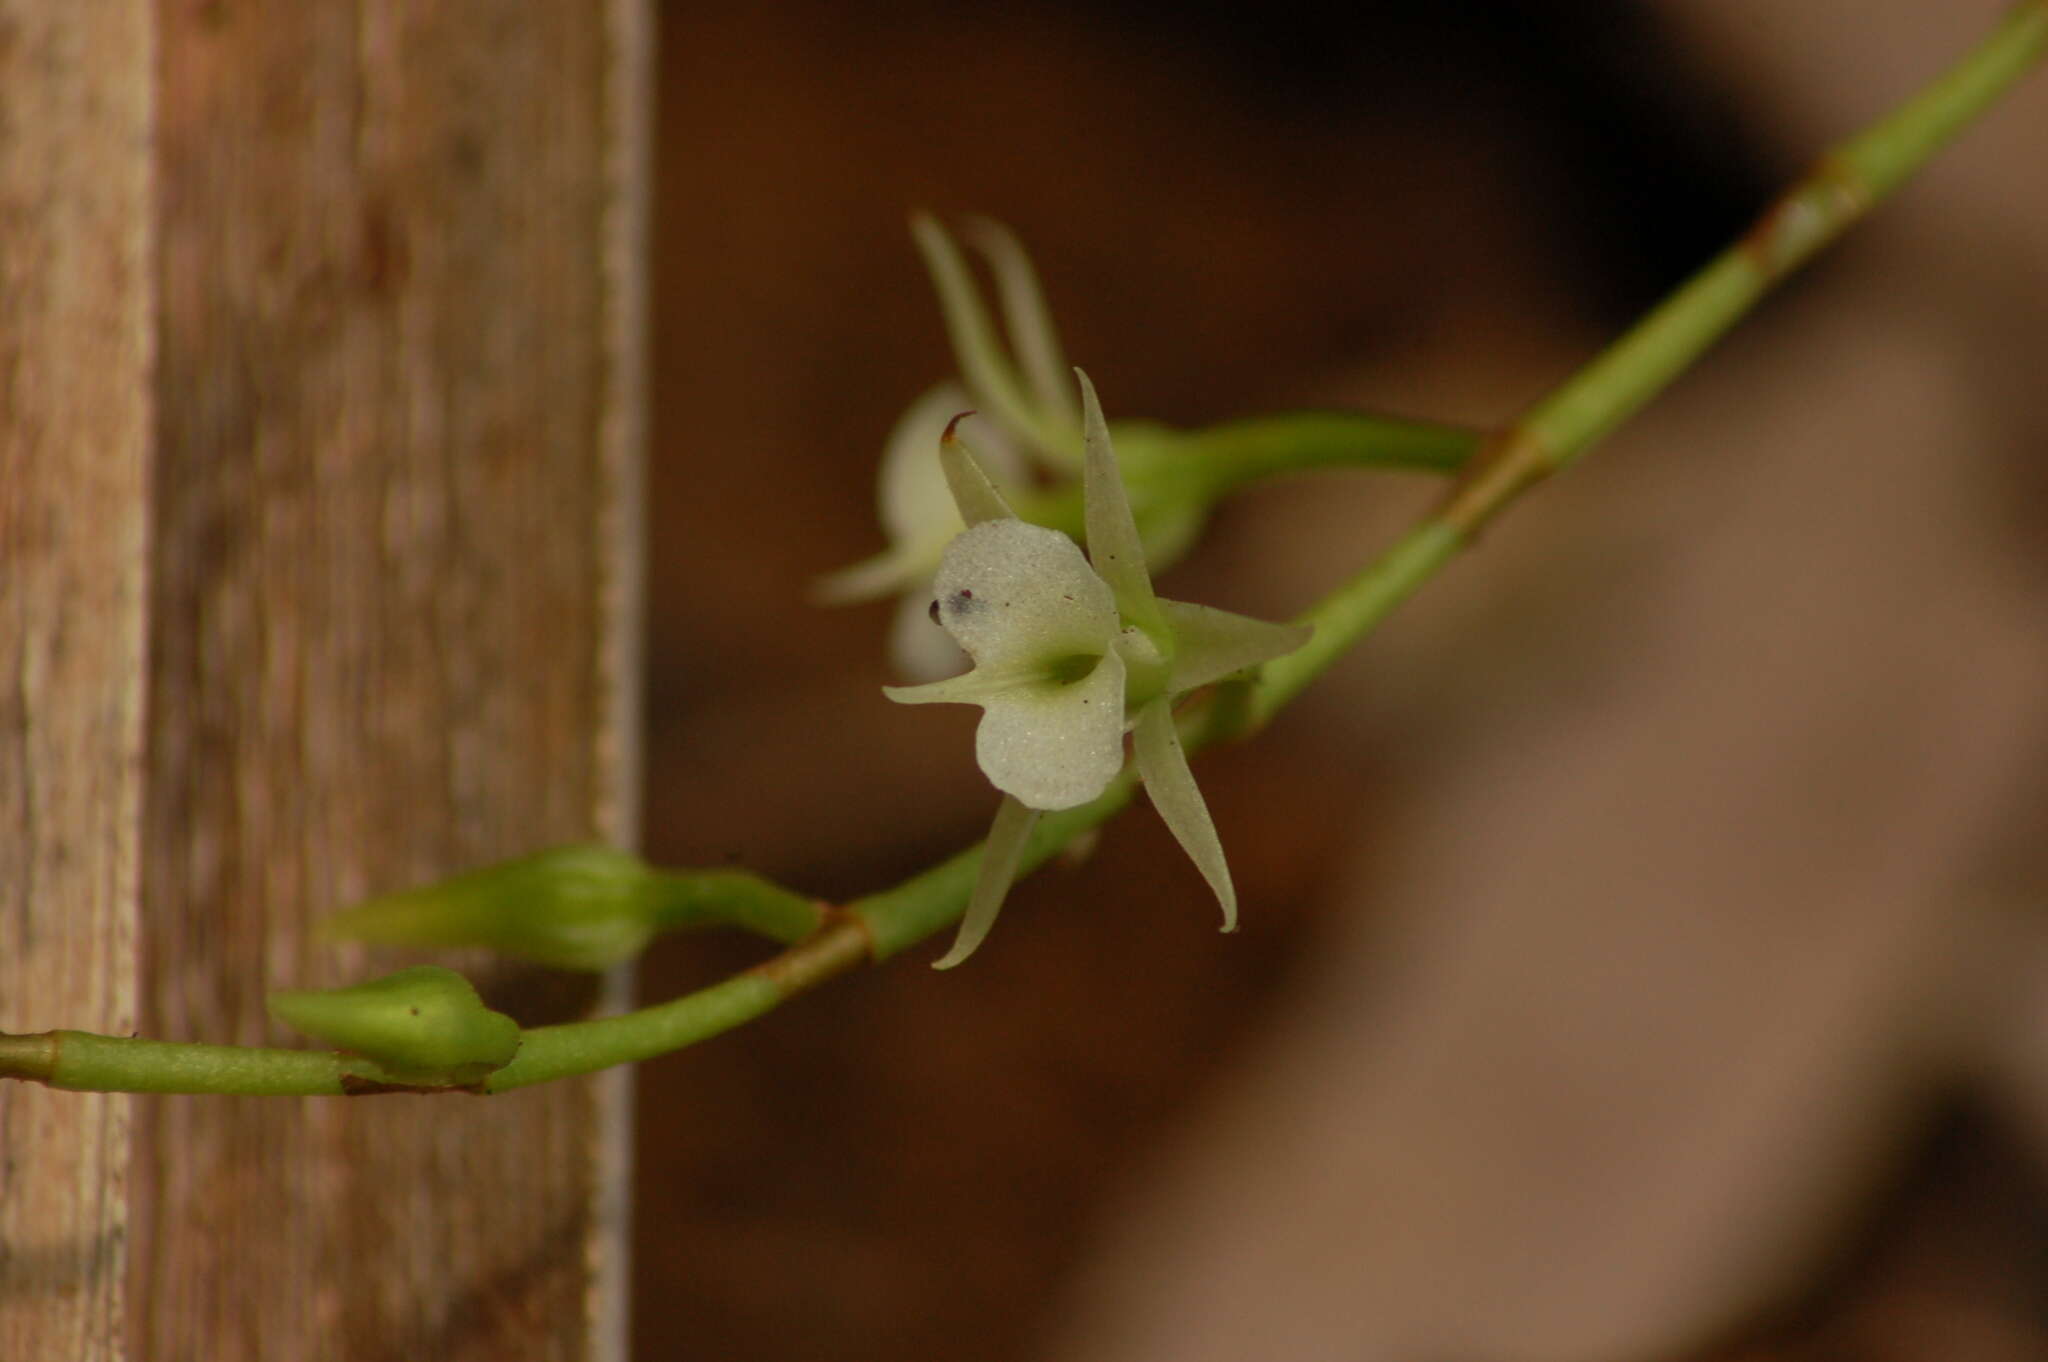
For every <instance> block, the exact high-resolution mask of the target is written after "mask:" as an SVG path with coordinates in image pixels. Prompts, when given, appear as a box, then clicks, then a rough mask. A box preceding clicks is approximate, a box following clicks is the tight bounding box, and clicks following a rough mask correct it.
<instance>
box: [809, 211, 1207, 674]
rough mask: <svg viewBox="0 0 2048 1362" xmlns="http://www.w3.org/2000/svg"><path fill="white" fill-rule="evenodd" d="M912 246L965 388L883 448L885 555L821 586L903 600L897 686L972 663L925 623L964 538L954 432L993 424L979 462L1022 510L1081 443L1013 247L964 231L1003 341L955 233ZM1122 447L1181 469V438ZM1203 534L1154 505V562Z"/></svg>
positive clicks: (925, 233)
mask: <svg viewBox="0 0 2048 1362" xmlns="http://www.w3.org/2000/svg"><path fill="white" fill-rule="evenodd" d="M911 232H912V235H913V236H914V237H915V239H916V241H917V247H918V251H919V253H920V254H921V255H922V256H923V257H924V262H925V266H926V268H927V270H928V271H929V272H930V274H931V278H932V283H933V286H934V287H935V288H936V289H937V291H938V295H939V306H940V309H941V311H942V312H943V313H944V315H945V320H946V331H947V334H948V336H949V337H950V338H951V340H952V344H953V353H954V358H955V361H956V363H957V364H958V365H959V369H960V374H961V380H960V381H951V380H949V381H947V382H945V383H942V384H939V385H938V386H936V387H934V388H931V389H929V390H928V391H926V392H925V394H924V395H923V396H922V397H920V398H918V399H917V401H916V402H914V403H912V404H911V406H910V409H909V410H908V411H906V412H905V413H904V414H903V416H902V417H901V419H899V420H898V421H897V423H896V427H895V429H894V430H893V431H892V432H891V433H890V435H889V439H888V442H887V444H886V445H885V446H884V447H883V454H882V466H881V477H880V480H879V487H878V496H877V501H878V506H877V509H878V511H879V513H880V514H879V518H880V520H881V525H882V531H883V534H884V535H885V536H886V537H887V539H888V541H889V546H888V548H887V549H885V550H883V551H882V552H881V553H880V554H877V555H876V556H875V557H873V558H869V559H867V560H865V561H863V562H859V563H856V564H854V565H853V566H851V567H848V568H842V569H841V570H840V571H838V572H835V573H832V574H830V575H828V576H826V577H824V578H823V579H821V580H820V581H819V583H818V596H819V598H820V599H821V600H824V601H827V602H833V603H846V602H853V601H864V600H872V599H875V598H877V597H881V596H888V595H892V594H897V593H901V600H900V603H899V604H898V607H897V611H896V615H895V619H894V620H893V622H892V623H891V625H890V629H889V658H890V661H891V663H892V664H893V665H894V666H895V668H896V670H897V672H898V674H900V675H902V676H904V677H907V678H909V679H911V680H914V681H928V680H931V679H934V678H936V677H940V676H944V675H946V674H947V673H948V672H950V671H953V670H955V669H957V668H958V667H959V665H960V662H961V660H962V659H961V655H960V650H959V649H958V648H957V647H955V646H954V645H953V643H952V642H951V640H950V639H949V638H948V637H947V636H946V635H945V634H944V633H942V632H940V631H938V630H936V629H932V628H931V627H929V622H928V620H927V617H926V607H927V605H928V603H929V602H930V600H931V599H932V574H933V572H934V570H935V569H936V567H937V564H938V560H939V554H940V553H941V551H943V549H944V548H945V546H946V545H947V544H948V543H950V542H951V541H952V539H953V537H954V536H955V535H957V534H959V533H960V531H961V529H962V528H963V527H962V524H961V519H960V515H959V512H958V511H957V510H955V508H954V505H953V498H952V496H951V495H950V494H949V489H948V486H947V482H946V478H945V475H944V473H943V472H942V470H941V469H940V466H939V464H938V463H937V462H936V461H935V460H933V458H932V457H931V451H932V446H933V445H934V444H936V443H937V442H938V440H939V437H940V432H941V431H943V430H944V429H945V426H946V422H947V421H948V420H949V419H951V418H952V417H953V416H954V415H956V414H957V413H959V412H961V411H964V410H966V409H968V408H970V407H972V408H975V409H977V410H979V411H981V412H983V413H985V414H986V415H987V416H988V418H989V423H988V424H989V429H990V432H991V433H990V435H989V436H988V437H986V438H984V439H983V441H982V443H981V445H980V446H979V448H978V449H977V450H976V453H977V455H978V457H980V458H981V460H982V462H983V467H984V471H985V472H986V473H987V474H988V475H989V476H990V478H991V479H992V480H993V481H994V483H995V484H996V486H997V487H998V488H999V489H1000V490H1001V491H1002V492H1003V493H1004V494H1005V495H1007V496H1015V497H1018V498H1020V499H1021V498H1022V497H1024V496H1026V495H1028V494H1029V492H1030V490H1031V488H1032V486H1033V480H1034V475H1035V474H1039V475H1044V476H1047V477H1050V478H1051V479H1053V480H1054V481H1059V480H1065V481H1066V482H1067V485H1069V486H1071V480H1072V478H1073V476H1074V474H1075V473H1077V472H1078V471H1079V470H1080V468H1081V465H1082V463H1083V458H1084V444H1085V441H1084V438H1083V435H1082V429H1081V413H1080V408H1079V407H1078V405H1077V404H1076V403H1075V400H1074V396H1073V390H1072V388H1071V387H1070V386H1069V385H1068V383H1067V382H1066V378H1065V375H1066V372H1067V370H1066V362H1065V360H1064V359H1062V358H1061V350H1060V340H1059V334H1058V332H1057V331H1056V330H1055V329H1054V328H1053V323H1052V316H1051V313H1050V311H1049V310H1048V309H1047V307H1046V303H1045V295H1044V292H1043V291H1042V290H1041V289H1040V288H1039V284H1038V276H1037V273H1036V271H1034V270H1033V269H1032V266H1031V260H1030V257H1028V256H1027V255H1026V254H1025V253H1024V248H1023V247H1022V246H1021V245H1019V244H1018V242H1017V238H1016V237H1015V236H1014V235H1012V234H1011V232H1010V231H1009V229H1008V228H1006V227H1003V226H1001V225H1000V224H998V223H995V222H991V221H988V220H987V219H983V218H973V219H969V220H968V222H967V223H966V226H965V235H966V238H967V240H968V243H969V244H970V245H971V246H972V247H974V249H975V250H976V251H977V252H978V253H979V254H980V255H981V257H982V259H983V260H984V262H985V263H986V264H987V265H988V268H989V273H990V276H991V278H992V279H993V281H994V284H995V293H996V300H997V303H998V307H999V310H1000V319H1001V326H1000V329H999V328H998V325H997V318H996V317H995V316H993V315H991V313H990V310H989V308H988V307H987V306H986V305H985V303H984V302H983V299H982V296H981V294H980V292H979V290H978V289H977V288H976V287H975V282H974V276H973V272H972V271H971V270H970V269H969V267H968V263H967V258H966V257H965V256H964V255H963V254H962V253H961V250H960V248H959V246H958V245H956V244H955V243H954V241H953V238H952V237H951V236H950V235H948V234H947V232H946V230H945V228H943V227H941V226H940V225H939V224H938V222H937V221H936V220H934V219H933V218H931V217H929V216H927V215H924V214H919V215H917V216H916V217H914V218H912V219H911ZM1123 435H1124V438H1125V440H1126V442H1127V444H1128V443H1130V442H1138V443H1137V444H1136V445H1135V446H1133V447H1132V448H1131V449H1127V450H1126V453H1127V454H1132V453H1133V451H1134V450H1135V454H1136V456H1137V457H1141V458H1145V459H1149V460H1154V461H1156V460H1157V459H1159V458H1165V457H1171V456H1170V454H1169V453H1168V448H1169V446H1170V445H1171V442H1172V438H1173V437H1172V435H1171V432H1168V431H1166V430H1165V429H1164V428H1163V427H1154V426H1145V425H1133V426H1129V427H1124V428H1123ZM1201 520H1202V511H1201V508H1200V507H1199V506H1196V505H1191V504H1190V505H1183V504H1172V505H1165V504H1162V505H1158V506H1151V505H1149V504H1148V506H1147V511H1146V516H1145V522H1144V523H1145V539H1146V542H1147V544H1148V545H1150V547H1151V551H1152V555H1153V559H1154V561H1156V562H1163V561H1167V560H1169V559H1171V558H1177V557H1178V556H1179V555H1180V554H1181V553H1182V552H1183V551H1185V549H1186V547H1187V545H1188V544H1189V543H1191V542H1192V541H1193V539H1194V536H1195V533H1196V532H1197V530H1198V529H1199V527H1200V524H1201Z"/></svg>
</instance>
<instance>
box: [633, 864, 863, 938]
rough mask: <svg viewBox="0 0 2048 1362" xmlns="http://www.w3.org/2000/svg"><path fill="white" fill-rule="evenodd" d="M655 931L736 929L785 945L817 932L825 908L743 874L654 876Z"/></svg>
mask: <svg viewBox="0 0 2048 1362" xmlns="http://www.w3.org/2000/svg"><path fill="white" fill-rule="evenodd" d="M654 882H655V888H654V893H655V903H656V908H655V912H654V923H655V928H656V930H658V931H664V932H673V931H685V930H688V929H690V928H694V927H738V928H741V929H743V930H745V931H749V932H753V933H754V934H755V935H757V936H765V937H767V938H768V939H769V940H771V941H780V942H782V943H783V944H785V945H791V944H794V943H796V942H798V941H801V940H803V939H804V938H805V937H807V936H809V935H810V934H811V933H812V932H814V931H816V930H818V928H819V927H820V926H821V925H823V923H824V920H825V905H824V904H821V903H819V902H818V901H817V900H816V899H810V898H805V897H804V896H803V895H802V894H798V893H795V892H793V891H791V890H788V889H784V888H783V887H782V886H781V885H779V884H776V883H774V882H772V881H770V880H765V879H763V878H761V877H760V876H759V875H756V874H754V873H752V872H751V871H746V870H691V871H684V872H680V873H671V872H667V871H656V872H654Z"/></svg>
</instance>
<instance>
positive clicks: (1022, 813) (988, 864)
mask: <svg viewBox="0 0 2048 1362" xmlns="http://www.w3.org/2000/svg"><path fill="white" fill-rule="evenodd" d="M1037 824H1038V810H1036V809H1030V808H1026V807H1025V806H1024V805H1022V804H1020V803H1018V802H1017V801H1016V800H1014V799H1012V798H1011V797H1010V796H1008V795H1004V796H1003V802H1002V803H1001V804H1000V805H998V806H997V807H996V821H995V824H994V826H992V827H991V828H989V830H988V841H987V842H985V843H983V844H982V848H981V869H980V870H979V871H978V872H977V873H976V875H975V878H974V894H973V897H971V898H970V899H968V901H967V913H966V916H964V917H962V918H961V919H960V932H959V935H957V936H955V937H954V938H953V946H952V949H951V950H948V951H947V952H946V953H945V955H944V956H942V957H941V958H939V959H937V960H934V961H933V962H932V968H933V969H951V968H953V966H955V965H957V964H959V963H960V962H961V961H963V960H965V959H966V958H967V957H968V956H970V955H972V954H974V952H975V948H976V947H978V946H980V945H981V942H982V938H983V937H986V936H987V935H988V929H989V928H991V927H993V926H995V925H996V914H997V913H1000V912H1001V911H1002V910H1003V899H1004V898H1005V897H1006V896H1007V895H1008V894H1009V892H1010V882H1011V881H1012V880H1014V879H1016V878H1017V863H1018V862H1019V861H1021V860H1022V859H1023V858H1024V844H1025V843H1026V842H1029V841H1030V840H1031V829H1032V828H1034V827H1036V826H1037Z"/></svg>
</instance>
